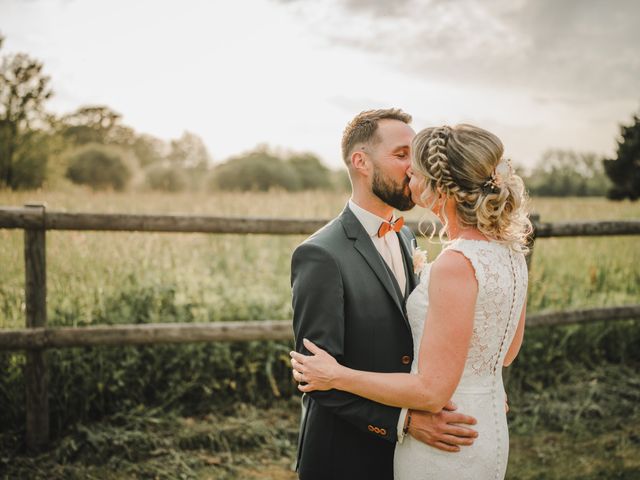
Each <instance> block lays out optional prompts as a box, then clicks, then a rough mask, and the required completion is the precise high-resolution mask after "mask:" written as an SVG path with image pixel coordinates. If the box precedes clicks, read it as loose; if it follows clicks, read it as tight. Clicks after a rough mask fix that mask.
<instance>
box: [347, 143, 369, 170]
mask: <svg viewBox="0 0 640 480" xmlns="http://www.w3.org/2000/svg"><path fill="white" fill-rule="evenodd" d="M369 164H370V161H369V158H368V157H367V154H366V153H365V152H364V151H363V150H362V149H357V150H355V151H354V152H353V153H352V154H351V166H352V168H353V169H354V170H356V171H357V172H359V173H360V174H362V175H368V172H369Z"/></svg>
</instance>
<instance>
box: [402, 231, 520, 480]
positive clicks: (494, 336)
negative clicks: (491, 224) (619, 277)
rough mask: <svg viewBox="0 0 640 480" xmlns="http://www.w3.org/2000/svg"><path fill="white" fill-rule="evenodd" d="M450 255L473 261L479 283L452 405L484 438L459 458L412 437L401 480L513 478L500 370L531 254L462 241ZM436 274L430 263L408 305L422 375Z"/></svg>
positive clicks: (414, 367)
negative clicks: (432, 276) (421, 359)
mask: <svg viewBox="0 0 640 480" xmlns="http://www.w3.org/2000/svg"><path fill="white" fill-rule="evenodd" d="M446 249H451V250H455V251H458V252H460V253H462V254H463V255H464V256H465V257H466V258H467V259H469V261H470V262H471V265H472V266H473V268H474V271H475V276H476V280H477V281H478V297H477V300H476V309H475V316H474V325H473V333H472V337H471V343H470V345H469V352H468V354H467V361H466V364H465V368H464V371H463V374H462V377H461V379H460V383H459V384H458V387H457V388H456V392H455V393H454V395H453V400H454V402H456V403H457V404H458V410H459V411H460V412H462V413H465V414H468V415H472V416H474V417H476V419H477V420H478V424H477V429H478V431H479V437H478V439H477V440H476V442H475V443H474V445H473V446H471V447H463V449H462V450H461V452H460V453H457V454H455V455H452V454H448V453H446V452H441V451H439V450H436V449H435V448H432V447H429V446H427V445H425V444H422V443H420V442H418V441H416V440H415V439H413V438H412V437H408V438H406V439H405V441H404V442H403V443H402V444H401V445H398V446H397V447H396V457H395V478H396V479H397V480H402V479H412V480H420V479H424V480H431V479H440V478H442V479H445V478H456V479H462V480H464V479H469V480H485V479H500V478H504V475H505V472H506V465H507V456H508V448H509V438H508V431H507V423H506V415H505V412H504V387H503V385H502V368H500V367H501V366H502V364H503V362H504V358H505V355H506V353H507V351H508V350H509V346H510V345H511V342H512V340H513V338H514V335H515V332H516V329H517V326H518V321H519V319H520V312H521V311H522V307H523V305H524V301H525V297H526V292H527V283H528V275H527V265H526V262H525V259H524V255H522V254H521V253H517V252H514V251H512V250H511V249H510V248H509V247H508V246H505V245H502V244H499V243H497V242H489V241H478V240H463V239H459V240H456V241H454V242H452V243H451V244H449V245H448V246H447V247H446ZM430 268H431V264H428V265H426V266H425V269H424V270H423V272H422V275H421V278H420V284H419V285H418V286H417V287H416V289H415V290H414V291H413V292H412V294H411V295H410V296H409V299H408V300H407V314H408V317H409V323H410V325H411V330H412V334H413V342H414V353H415V354H414V361H413V364H412V366H411V372H412V373H417V371H418V352H419V351H420V342H421V339H422V334H423V329H424V323H425V319H426V312H427V309H428V304H429V299H428V286H429V278H430Z"/></svg>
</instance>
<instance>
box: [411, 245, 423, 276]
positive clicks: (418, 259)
mask: <svg viewBox="0 0 640 480" xmlns="http://www.w3.org/2000/svg"><path fill="white" fill-rule="evenodd" d="M411 257H412V259H413V273H415V274H416V275H418V276H420V273H422V270H424V266H425V265H426V264H427V252H426V251H424V250H420V247H418V246H417V245H414V247H413V252H412V253H411Z"/></svg>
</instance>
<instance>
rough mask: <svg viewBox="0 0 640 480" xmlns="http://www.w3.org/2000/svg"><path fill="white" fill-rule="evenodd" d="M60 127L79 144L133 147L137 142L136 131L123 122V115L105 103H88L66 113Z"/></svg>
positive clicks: (66, 136) (69, 138)
mask: <svg viewBox="0 0 640 480" xmlns="http://www.w3.org/2000/svg"><path fill="white" fill-rule="evenodd" d="M60 128H61V131H62V135H63V136H64V138H65V139H67V141H69V142H70V143H72V144H74V145H77V146H79V145H86V144H87V143H100V144H102V145H119V146H122V147H131V146H132V145H133V144H134V142H135V133H134V131H133V129H132V128H130V127H127V126H125V125H123V124H122V115H120V114H119V113H117V112H115V111H113V110H111V109H110V108H109V107H107V106H105V105H87V106H83V107H80V108H78V109H77V110H76V111H74V112H72V113H69V114H67V115H64V116H63V117H62V118H61V120H60Z"/></svg>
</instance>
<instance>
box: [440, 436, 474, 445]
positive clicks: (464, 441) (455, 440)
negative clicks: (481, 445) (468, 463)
mask: <svg viewBox="0 0 640 480" xmlns="http://www.w3.org/2000/svg"><path fill="white" fill-rule="evenodd" d="M441 438H442V440H444V441H445V443H447V444H449V445H463V446H469V445H473V441H474V440H475V439H474V438H469V437H458V436H454V435H442V436H441Z"/></svg>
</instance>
